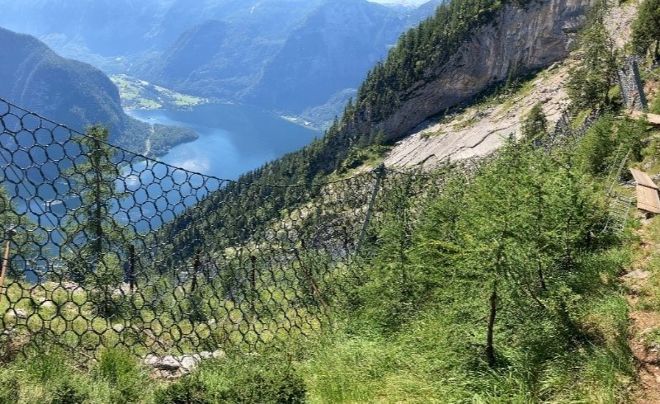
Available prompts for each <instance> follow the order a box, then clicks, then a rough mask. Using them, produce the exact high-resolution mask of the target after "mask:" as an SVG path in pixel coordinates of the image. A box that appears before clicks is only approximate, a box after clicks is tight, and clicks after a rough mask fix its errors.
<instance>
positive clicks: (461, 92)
mask: <svg viewBox="0 0 660 404" xmlns="http://www.w3.org/2000/svg"><path fill="white" fill-rule="evenodd" d="M590 3H591V0H541V1H531V2H529V3H528V4H527V5H525V6H520V5H517V4H515V3H507V4H506V5H505V6H503V7H502V9H501V10H500V11H499V12H498V13H497V14H496V16H495V18H493V20H492V22H490V23H489V24H487V25H485V26H482V27H480V28H478V29H477V30H476V31H475V32H474V33H473V34H472V35H471V37H470V39H469V40H467V41H465V42H463V44H462V45H461V46H460V47H459V48H458V49H457V50H456V52H455V53H454V54H453V56H452V57H451V58H450V59H449V60H448V61H447V62H446V63H443V64H440V65H437V66H434V67H433V68H430V69H429V70H428V71H426V72H425V75H424V76H425V77H426V79H425V80H424V81H423V82H418V83H417V84H416V85H414V86H413V87H412V88H410V89H409V90H408V91H407V92H406V93H405V94H400V95H399V96H400V98H401V99H403V100H404V101H403V102H402V104H401V106H400V107H399V108H397V111H396V112H395V113H394V114H392V115H391V116H389V117H388V118H387V119H385V120H383V121H381V122H368V121H362V122H358V123H357V127H358V132H359V133H370V132H376V131H379V130H382V131H383V132H384V133H385V135H386V136H387V137H388V138H389V139H390V140H398V139H400V138H402V137H404V136H406V135H408V134H409V133H410V131H411V130H413V129H414V128H415V127H417V126H418V125H419V124H420V123H422V122H424V121H425V120H426V119H428V118H429V117H432V116H434V115H437V114H439V113H441V112H444V111H446V110H447V109H448V108H451V107H454V106H456V105H458V104H461V103H465V102H468V101H470V100H471V99H473V98H474V97H475V96H476V95H477V94H479V93H481V92H483V91H484V90H485V89H487V88H489V87H490V86H492V85H494V84H496V83H498V82H502V81H505V80H506V79H507V78H508V77H509V76H510V75H512V74H514V75H524V74H526V73H529V72H533V71H536V70H540V69H542V68H545V67H548V66H550V65H551V64H553V63H555V62H557V61H560V60H562V59H564V58H565V57H566V56H567V55H568V53H569V48H570V44H571V42H572V40H573V38H574V36H575V33H576V32H577V30H578V29H579V28H580V27H581V26H582V25H583V23H584V21H585V19H586V17H585V15H586V13H587V10H588V8H589V6H590Z"/></svg>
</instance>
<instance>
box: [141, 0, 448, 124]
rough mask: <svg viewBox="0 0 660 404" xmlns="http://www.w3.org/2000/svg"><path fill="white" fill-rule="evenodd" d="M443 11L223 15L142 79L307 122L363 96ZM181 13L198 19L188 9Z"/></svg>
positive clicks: (191, 34) (183, 40)
mask: <svg viewBox="0 0 660 404" xmlns="http://www.w3.org/2000/svg"><path fill="white" fill-rule="evenodd" d="M437 4H438V1H437V0H433V1H431V2H430V3H429V5H427V6H425V7H423V8H420V9H418V10H414V9H413V10H408V9H396V8H391V7H385V6H382V5H379V4H375V3H370V2H368V1H366V0H357V1H356V0H341V1H337V0H334V1H323V2H309V4H308V5H307V6H306V7H304V8H301V7H300V6H299V5H295V6H292V7H291V11H290V12H289V13H288V14H286V13H285V12H284V11H283V9H282V10H280V9H279V8H276V7H275V4H271V3H270V2H265V3H259V4H258V5H254V6H253V10H254V12H255V13H256V14H257V15H256V16H254V15H249V16H245V15H243V14H242V13H239V12H238V11H237V12H236V13H227V12H226V10H225V11H223V13H224V14H219V13H217V12H216V14H217V15H218V17H217V18H216V19H214V20H212V21H205V22H203V23H201V24H199V25H197V26H195V27H194V28H192V29H190V30H188V31H187V32H185V33H184V34H183V35H181V36H180V37H179V38H178V40H177V41H176V42H175V43H174V44H173V45H172V46H171V47H169V48H168V49H167V50H166V51H164V52H163V53H162V55H160V54H159V55H154V56H153V57H152V58H150V59H148V60H146V61H145V62H143V63H142V64H140V65H139V66H138V67H137V69H136V70H135V75H137V76H139V77H144V78H146V79H147V80H150V81H153V82H156V83H162V84H164V85H166V86H168V87H172V88H174V89H176V90H179V91H183V92H189V93H193V94H199V95H202V96H206V97H218V98H224V99H229V100H240V101H243V102H247V103H250V104H254V105H258V106H261V107H264V108H268V109H272V110H277V111H281V112H287V113H292V114H300V113H302V112H303V111H305V110H306V109H309V108H312V107H315V106H320V105H325V104H327V103H328V102H329V101H331V98H332V97H333V96H336V95H337V94H338V93H340V92H342V91H345V90H346V89H350V88H357V86H358V85H359V83H360V82H361V81H362V80H363V78H364V75H365V74H366V72H367V71H368V70H369V68H370V67H371V66H373V65H374V63H376V62H377V61H379V60H381V59H382V58H383V57H384V56H385V55H386V53H387V50H388V48H389V47H390V46H391V45H393V44H394V43H396V40H397V38H398V36H399V35H400V34H401V33H402V32H403V31H404V30H405V29H406V28H408V27H410V26H413V25H415V24H417V23H418V22H419V21H420V20H422V19H424V18H426V17H428V16H429V15H431V14H432V13H433V6H434V5H437ZM278 7H284V5H278ZM193 8H194V7H193ZM181 11H182V13H183V15H184V16H185V15H187V14H189V13H191V10H190V7H189V6H187V5H186V10H181ZM176 15H178V14H176ZM210 15H214V14H213V13H211V14H210ZM265 16H268V19H266V18H265ZM333 112H334V113H335V114H336V112H337V111H336V110H334V111H333ZM323 119H325V120H327V119H332V116H327V115H326V116H325V117H323Z"/></svg>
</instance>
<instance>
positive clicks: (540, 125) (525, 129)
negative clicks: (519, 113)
mask: <svg viewBox="0 0 660 404" xmlns="http://www.w3.org/2000/svg"><path fill="white" fill-rule="evenodd" d="M547 134H548V119H547V118H546V116H545V113H543V107H542V105H541V103H537V104H535V105H534V106H533V107H532V109H531V110H530V111H529V112H528V113H527V115H526V116H525V117H524V119H523V122H522V136H523V139H527V140H529V141H532V140H541V139H543V138H544V137H545V136H547Z"/></svg>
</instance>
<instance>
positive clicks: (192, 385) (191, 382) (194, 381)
mask: <svg viewBox="0 0 660 404" xmlns="http://www.w3.org/2000/svg"><path fill="white" fill-rule="evenodd" d="M155 398H156V402H157V403H162V404H206V403H211V402H212V401H211V400H210V399H209V394H208V391H207V389H206V386H205V385H204V383H203V382H202V381H201V380H200V379H199V377H197V376H188V377H185V378H183V379H181V380H180V381H178V382H177V383H174V384H170V385H169V386H167V387H166V388H164V389H162V390H159V391H157V392H156V395H155Z"/></svg>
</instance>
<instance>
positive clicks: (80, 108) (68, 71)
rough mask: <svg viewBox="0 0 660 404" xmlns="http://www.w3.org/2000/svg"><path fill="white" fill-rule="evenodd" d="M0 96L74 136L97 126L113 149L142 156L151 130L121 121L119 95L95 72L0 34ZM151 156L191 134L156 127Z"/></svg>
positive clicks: (19, 37) (24, 38)
mask: <svg viewBox="0 0 660 404" xmlns="http://www.w3.org/2000/svg"><path fill="white" fill-rule="evenodd" d="M0 53H1V54H2V55H3V59H2V61H0V76H2V77H3V80H2V81H0V96H1V97H3V98H5V99H7V100H9V101H11V102H14V103H16V104H20V105H21V106H22V107H24V108H27V109H29V110H31V111H34V112H37V113H39V114H41V115H44V116H48V117H49V118H51V119H53V120H56V121H59V122H63V123H66V124H67V125H69V126H71V127H73V128H76V129H78V130H81V131H82V130H84V128H85V127H87V126H90V125H92V124H97V123H101V124H103V125H105V126H107V127H108V129H109V130H110V133H111V137H110V139H111V140H112V141H113V142H114V143H116V144H117V145H120V146H123V147H126V148H128V149H130V150H133V151H136V152H141V151H143V150H144V147H145V144H146V143H147V139H148V138H149V135H150V134H151V132H152V131H151V130H150V125H148V124H146V123H144V122H140V121H137V120H135V119H133V118H131V117H129V116H128V115H126V114H125V113H124V111H123V109H122V107H121V101H120V97H119V91H118V89H117V87H116V86H115V85H114V84H113V83H112V81H111V80H110V79H109V78H108V77H107V76H106V75H105V74H104V73H103V72H101V71H100V70H99V69H97V68H95V67H93V66H91V65H89V64H86V63H82V62H78V61H75V60H70V59H66V58H63V57H61V56H59V55H57V54H56V53H55V52H53V51H52V50H51V49H50V48H48V47H47V46H46V45H45V44H44V43H43V42H41V41H39V40H38V39H36V38H34V37H32V36H30V35H26V34H17V33H14V32H12V31H10V30H7V29H4V28H0ZM152 137H153V139H152V140H154V142H153V143H155V145H154V146H153V147H152V148H151V149H152V150H154V153H155V154H157V155H158V154H162V153H163V152H165V151H166V150H167V149H169V147H171V146H172V145H173V144H175V143H177V142H183V141H188V140H192V139H194V138H196V134H194V132H192V131H190V130H187V129H181V128H169V127H164V126H158V127H156V128H155V134H154V135H153V136H152Z"/></svg>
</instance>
